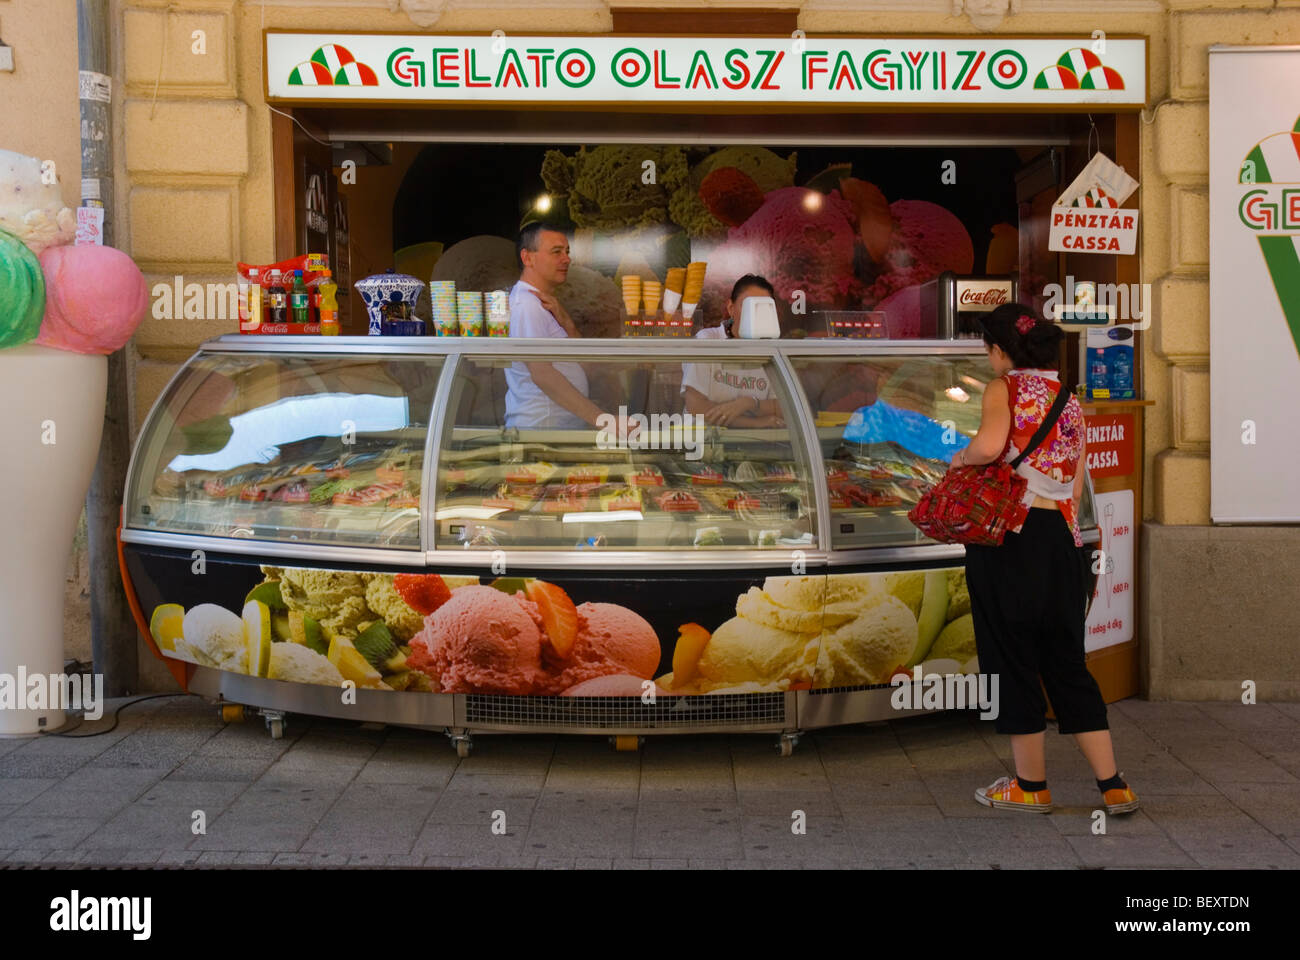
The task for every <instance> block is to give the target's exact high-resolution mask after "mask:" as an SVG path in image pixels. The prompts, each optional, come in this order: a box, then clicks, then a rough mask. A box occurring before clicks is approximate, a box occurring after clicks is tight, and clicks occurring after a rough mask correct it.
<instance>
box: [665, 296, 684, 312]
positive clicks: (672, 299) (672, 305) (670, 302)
mask: <svg viewBox="0 0 1300 960" xmlns="http://www.w3.org/2000/svg"><path fill="white" fill-rule="evenodd" d="M681 302H682V294H681V291H680V290H665V291H664V313H665V314H667V315H668V316H672V315H673V314H674V313H676V312H677V308H678V307H679V306H681Z"/></svg>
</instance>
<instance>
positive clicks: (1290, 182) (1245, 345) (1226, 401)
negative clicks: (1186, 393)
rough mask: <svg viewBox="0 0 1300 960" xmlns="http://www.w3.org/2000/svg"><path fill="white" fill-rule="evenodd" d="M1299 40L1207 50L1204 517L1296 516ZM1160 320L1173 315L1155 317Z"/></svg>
mask: <svg viewBox="0 0 1300 960" xmlns="http://www.w3.org/2000/svg"><path fill="white" fill-rule="evenodd" d="M1297 91H1300V46H1275V47H1211V48H1210V370H1211V376H1210V515H1211V518H1212V519H1213V520H1214V521H1215V522H1216V523H1294V522H1300V496H1298V495H1297V494H1298V493H1300V428H1297V425H1296V414H1295V407H1296V391H1297V390H1300V94H1298V93H1297ZM1163 322H1165V323H1178V322H1183V321H1182V320H1181V318H1178V317H1168V316H1166V317H1164V318H1163Z"/></svg>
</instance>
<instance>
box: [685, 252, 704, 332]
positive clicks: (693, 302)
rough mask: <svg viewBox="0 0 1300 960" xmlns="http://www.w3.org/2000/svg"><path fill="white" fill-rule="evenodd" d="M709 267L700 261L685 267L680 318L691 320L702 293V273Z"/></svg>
mask: <svg viewBox="0 0 1300 960" xmlns="http://www.w3.org/2000/svg"><path fill="white" fill-rule="evenodd" d="M708 267H709V265H708V264H707V263H705V262H703V261H702V260H697V261H696V262H694V263H688V264H687V265H686V287H685V289H684V290H683V291H682V318H683V319H685V320H689V319H691V317H693V316H694V315H695V308H696V306H698V305H699V302H700V295H701V294H703V293H704V272H705V271H706V270H707V269H708Z"/></svg>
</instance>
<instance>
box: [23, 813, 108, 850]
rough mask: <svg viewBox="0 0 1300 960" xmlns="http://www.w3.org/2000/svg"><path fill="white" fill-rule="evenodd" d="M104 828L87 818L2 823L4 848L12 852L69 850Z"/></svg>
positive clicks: (42, 818)
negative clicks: (98, 829)
mask: <svg viewBox="0 0 1300 960" xmlns="http://www.w3.org/2000/svg"><path fill="white" fill-rule="evenodd" d="M99 826H100V821H99V820H94V819H90V818H86V817H6V818H5V819H4V820H2V821H0V847H5V848H7V849H11V850H67V849H70V848H72V847H75V846H77V845H78V844H80V843H81V841H83V840H85V839H86V837H88V836H90V834H91V833H93V832H94V831H95V830H96V829H97V828H98V827H99Z"/></svg>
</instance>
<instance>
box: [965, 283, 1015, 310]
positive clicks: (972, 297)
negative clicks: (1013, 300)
mask: <svg viewBox="0 0 1300 960" xmlns="http://www.w3.org/2000/svg"><path fill="white" fill-rule="evenodd" d="M1010 296H1011V291H1010V290H1008V289H1007V288H1006V287H990V288H989V289H987V290H983V291H980V290H962V292H961V295H960V296H958V298H957V302H958V303H959V304H962V305H966V304H975V305H981V306H986V307H996V306H998V305H999V304H1003V303H1006V302H1007V300H1008V299H1009V298H1010Z"/></svg>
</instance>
